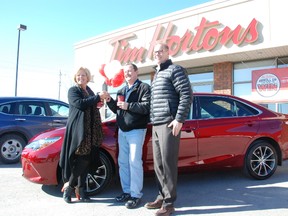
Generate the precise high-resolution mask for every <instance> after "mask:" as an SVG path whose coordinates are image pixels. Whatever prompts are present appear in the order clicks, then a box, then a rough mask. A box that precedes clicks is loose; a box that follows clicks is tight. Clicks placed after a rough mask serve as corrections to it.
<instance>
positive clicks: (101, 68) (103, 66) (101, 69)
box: [99, 64, 106, 78]
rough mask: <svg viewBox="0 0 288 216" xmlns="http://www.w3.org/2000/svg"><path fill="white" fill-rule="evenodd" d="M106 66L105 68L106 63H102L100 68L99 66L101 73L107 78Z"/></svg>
mask: <svg viewBox="0 0 288 216" xmlns="http://www.w3.org/2000/svg"><path fill="white" fill-rule="evenodd" d="M104 68H105V64H102V65H101V66H100V68H99V73H100V74H101V75H102V76H103V77H104V78H106V75H105V71H104Z"/></svg>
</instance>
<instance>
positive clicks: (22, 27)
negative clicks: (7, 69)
mask: <svg viewBox="0 0 288 216" xmlns="http://www.w3.org/2000/svg"><path fill="white" fill-rule="evenodd" d="M26 29H27V26H25V25H22V24H20V25H19V27H18V48H17V62H16V81H15V96H17V85H18V83H17V82H18V62H19V48H20V31H25V30H26Z"/></svg>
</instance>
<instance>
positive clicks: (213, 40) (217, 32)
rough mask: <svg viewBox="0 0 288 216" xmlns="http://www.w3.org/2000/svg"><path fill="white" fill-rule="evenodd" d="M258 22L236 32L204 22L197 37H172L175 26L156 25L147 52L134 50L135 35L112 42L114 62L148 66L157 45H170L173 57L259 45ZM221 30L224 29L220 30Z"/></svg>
mask: <svg viewBox="0 0 288 216" xmlns="http://www.w3.org/2000/svg"><path fill="white" fill-rule="evenodd" d="M258 23H259V22H258V21H257V20H256V19H255V18H253V19H252V21H251V22H250V24H249V25H248V26H247V27H246V28H244V27H242V26H241V25H237V26H236V28H235V29H234V30H232V29H231V28H230V27H229V26H224V27H223V24H221V23H220V22H219V21H214V22H210V21H208V20H207V19H205V18H202V20H201V22H200V25H199V26H197V27H195V33H194V32H192V31H191V30H189V29H187V30H186V32H185V33H184V34H183V35H182V37H181V36H179V35H171V34H172V32H175V29H174V28H175V25H173V23H172V22H169V23H168V25H167V28H166V29H165V28H164V27H163V26H162V25H161V24H159V25H157V27H156V30H155V32H154V35H153V37H152V41H151V42H150V46H149V48H148V49H146V48H145V47H140V48H136V47H132V46H131V45H130V44H129V41H131V40H133V38H135V37H136V35H135V34H134V33H130V34H126V35H121V36H119V37H117V38H115V39H113V40H111V41H110V44H111V45H112V46H113V47H114V48H113V53H112V56H111V60H119V61H120V62H121V63H127V62H145V60H146V59H151V60H152V57H153V49H154V46H155V44H156V43H157V42H167V43H168V45H169V47H170V53H169V54H170V56H172V57H173V56H175V55H177V54H181V52H182V53H187V54H192V53H193V52H199V51H202V50H205V51H211V50H213V49H214V48H215V47H216V46H217V45H221V46H223V45H227V44H229V43H233V44H235V45H237V46H239V45H241V44H243V43H246V44H251V43H253V42H255V41H257V39H258V37H259V33H258V30H257V24H258ZM220 28H221V29H220Z"/></svg>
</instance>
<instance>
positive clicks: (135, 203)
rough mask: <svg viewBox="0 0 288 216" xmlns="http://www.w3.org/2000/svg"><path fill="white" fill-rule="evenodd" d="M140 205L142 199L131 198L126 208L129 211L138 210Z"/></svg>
mask: <svg viewBox="0 0 288 216" xmlns="http://www.w3.org/2000/svg"><path fill="white" fill-rule="evenodd" d="M139 203H140V198H136V197H131V198H130V199H129V200H128V201H127V202H126V203H125V206H126V208H128V209H132V208H136V207H137V206H138V205H139Z"/></svg>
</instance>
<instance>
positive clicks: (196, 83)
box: [187, 66, 214, 92]
mask: <svg viewBox="0 0 288 216" xmlns="http://www.w3.org/2000/svg"><path fill="white" fill-rule="evenodd" d="M187 71H188V74H189V80H190V83H191V85H192V89H193V92H213V90H214V85H213V84H214V75H213V68H212V66H211V67H201V68H190V69H188V70H187ZM203 71H205V72H203Z"/></svg>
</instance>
